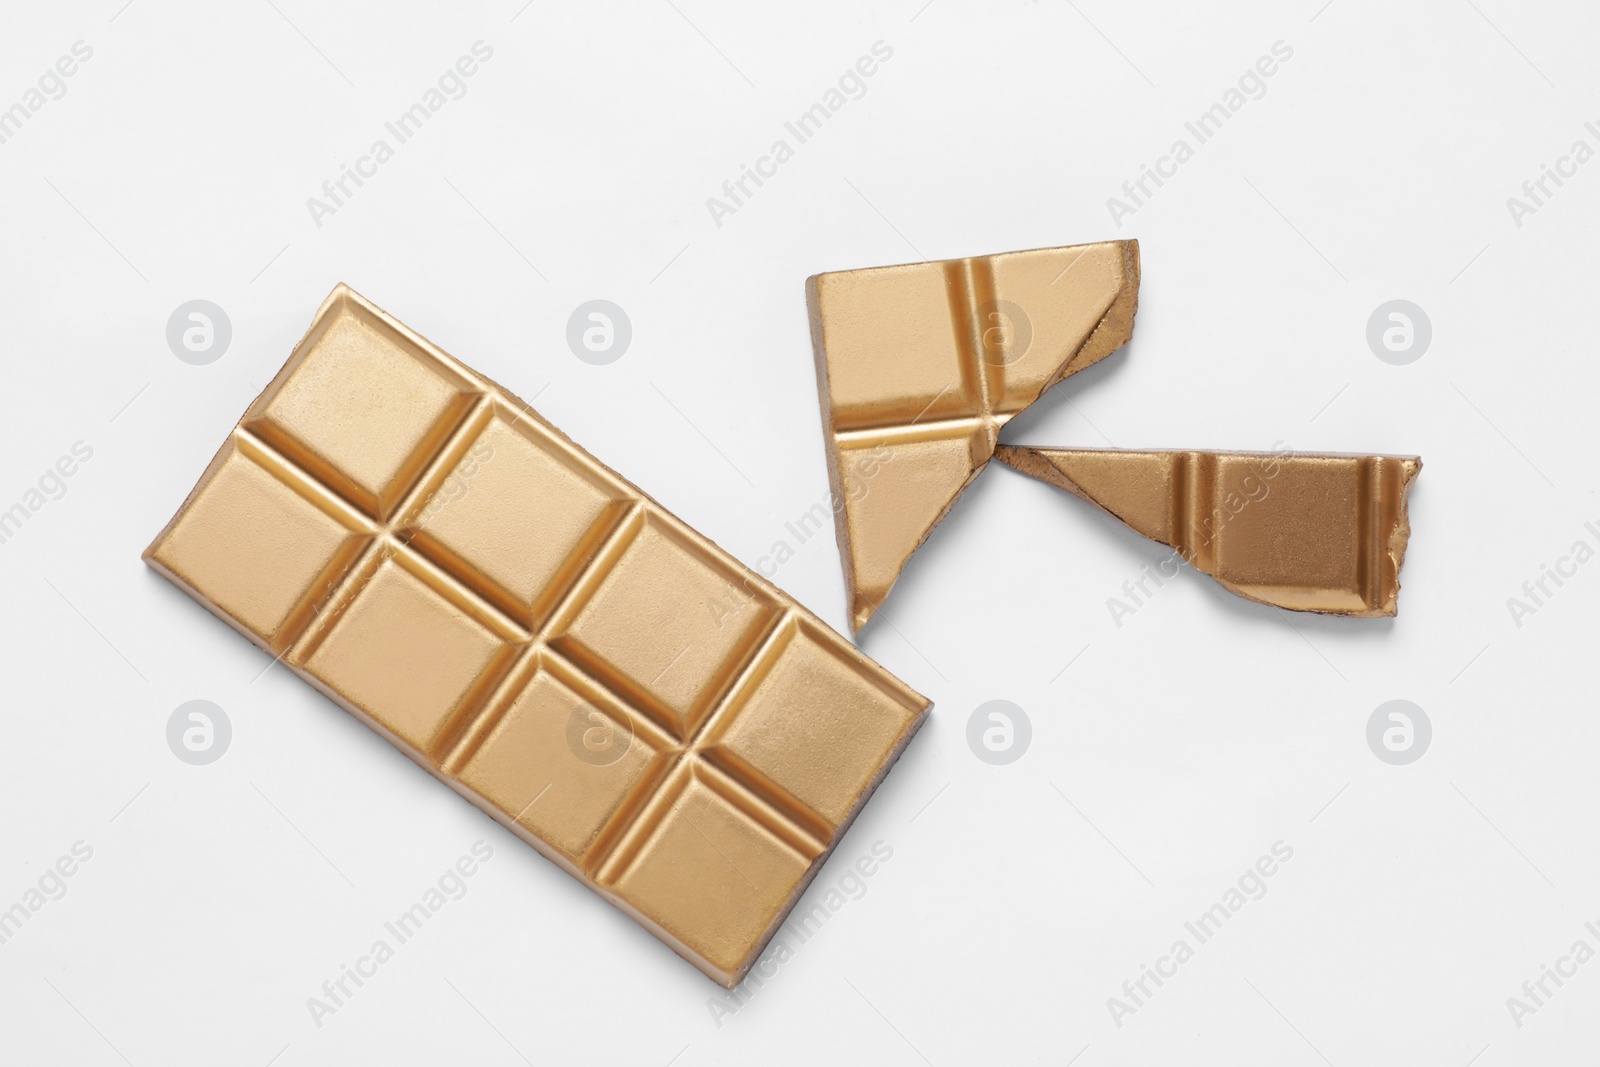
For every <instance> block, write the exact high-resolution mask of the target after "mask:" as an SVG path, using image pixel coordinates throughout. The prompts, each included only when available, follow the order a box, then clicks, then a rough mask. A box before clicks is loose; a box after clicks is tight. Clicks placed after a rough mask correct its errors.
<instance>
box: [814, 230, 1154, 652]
mask: <svg viewBox="0 0 1600 1067" xmlns="http://www.w3.org/2000/svg"><path fill="white" fill-rule="evenodd" d="M1083 243H1084V244H1111V243H1115V244H1119V245H1120V246H1121V248H1122V270H1123V282H1122V287H1121V289H1119V290H1118V291H1117V295H1116V298H1115V299H1113V300H1112V301H1111V304H1110V306H1109V307H1107V308H1106V310H1105V313H1104V314H1103V315H1101V316H1100V321H1099V322H1097V323H1095V327H1094V329H1093V330H1091V331H1089V336H1088V337H1086V338H1084V341H1083V343H1082V344H1081V345H1079V346H1078V349H1077V351H1076V352H1074V353H1073V354H1072V355H1071V356H1070V357H1068V358H1067V359H1065V360H1063V361H1062V363H1061V369H1060V370H1059V371H1057V372H1056V375H1055V377H1053V378H1051V379H1050V381H1049V382H1047V383H1046V384H1045V386H1044V387H1043V388H1042V389H1040V390H1039V395H1038V396H1036V397H1034V398H1033V399H1032V400H1031V401H1029V402H1028V403H1027V404H1026V405H1025V406H1024V407H1023V408H1022V409H1021V411H1018V412H1016V414H1017V415H1020V414H1022V412H1023V411H1026V410H1028V408H1030V407H1032V406H1033V405H1034V404H1037V403H1038V402H1039V401H1040V400H1042V399H1043V398H1044V395H1045V394H1046V393H1048V392H1049V391H1050V390H1051V389H1054V388H1055V387H1056V386H1057V385H1060V384H1061V383H1062V382H1063V381H1065V380H1066V379H1067V378H1069V377H1071V376H1072V375H1074V374H1076V373H1078V372H1079V371H1081V370H1087V369H1088V368H1089V367H1092V366H1094V365H1095V364H1096V363H1098V362H1100V361H1101V360H1102V359H1105V358H1106V357H1107V356H1110V355H1112V354H1113V353H1115V352H1116V351H1117V350H1118V349H1120V348H1122V346H1123V345H1125V344H1127V343H1128V342H1129V341H1131V340H1132V339H1133V321H1134V318H1135V317H1136V316H1137V315H1138V313H1139V285H1140V281H1141V279H1142V276H1143V275H1142V269H1141V267H1140V259H1139V241H1138V238H1113V239H1112V240H1111V241H1105V242H1101V241H1086V242H1083ZM824 273H826V272H824ZM819 277H821V275H820V274H813V275H811V276H810V277H808V278H807V279H806V313H807V317H808V318H809V319H810V323H811V352H812V358H813V361H814V362H815V363H816V367H817V397H818V410H819V411H820V412H821V413H822V436H823V447H824V449H825V450H826V451H827V454H828V490H829V506H830V507H831V509H832V511H833V532H834V538H835V540H837V541H838V543H839V556H840V562H841V563H842V564H843V570H844V584H845V614H846V616H847V617H848V619H849V622H850V633H851V635H852V636H856V635H859V634H860V633H861V631H862V629H863V628H864V627H865V626H866V624H867V622H868V621H869V620H870V619H871V618H872V616H873V615H875V614H876V613H877V612H878V609H879V608H881V607H882V606H883V601H884V600H886V599H888V596H889V593H891V592H893V591H894V587H895V585H897V584H898V583H899V581H900V575H902V574H903V573H905V568H906V565H907V564H908V563H910V562H911V557H912V556H915V555H916V554H917V551H918V550H919V549H921V548H922V546H923V545H924V544H925V543H926V542H927V540H928V538H929V537H930V536H932V535H933V531H934V530H936V529H938V527H939V524H940V523H942V522H944V520H945V516H947V515H949V514H950V511H951V509H953V508H954V507H955V506H956V501H958V500H960V499H961V497H962V496H963V495H964V494H965V493H966V491H967V490H968V489H969V488H971V486H972V483H973V482H974V481H976V480H977V477H978V475H979V474H981V473H982V472H983V470H984V468H985V467H987V466H988V465H989V461H990V460H992V459H994V457H995V452H996V448H1004V447H1007V446H1004V445H999V444H998V443H997V445H996V448H991V449H990V450H989V455H988V457H987V458H986V459H985V460H984V461H983V462H982V463H979V464H978V465H977V466H975V467H973V468H972V473H971V474H969V475H968V476H967V480H966V481H964V482H962V483H961V487H960V488H959V489H957V490H956V491H955V493H954V494H953V495H952V496H951V497H950V500H949V502H948V503H946V504H945V506H944V507H943V508H941V509H940V511H939V514H938V515H936V516H934V519H933V521H932V522H930V523H929V524H928V525H927V527H926V528H925V529H924V530H923V531H922V536H921V537H919V538H917V543H916V544H915V545H913V546H912V548H911V551H910V552H908V553H907V554H906V557H905V559H904V560H902V561H901V563H900V566H899V567H898V568H897V569H896V570H895V573H894V578H892V579H891V580H890V582H889V588H888V589H887V590H885V591H884V595H883V597H882V598H880V599H879V600H878V602H877V603H876V604H868V605H867V609H866V614H865V615H859V613H858V611H857V609H856V601H857V599H858V598H857V594H856V577H855V575H856V571H855V557H854V554H853V553H852V551H851V547H850V531H849V525H848V523H847V521H846V517H845V508H844V503H843V502H844V501H845V500H846V499H847V498H846V497H845V496H844V477H843V473H842V471H841V470H840V464H839V445H838V441H837V439H836V438H835V436H834V428H833V400H832V397H831V393H830V389H829V382H828V354H827V351H826V349H825V348H824V347H823V343H822V308H821V306H820V303H819V300H818V289H817V279H818V278H819ZM1086 356H1087V357H1088V358H1085V357H1086ZM1012 417H1015V416H1012ZM1085 499H1088V498H1087V497H1086V498H1085ZM858 615H859V617H858Z"/></svg>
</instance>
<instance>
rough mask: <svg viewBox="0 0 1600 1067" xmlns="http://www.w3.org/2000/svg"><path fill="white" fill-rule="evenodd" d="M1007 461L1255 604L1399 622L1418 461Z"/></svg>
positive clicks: (1040, 451)
mask: <svg viewBox="0 0 1600 1067" xmlns="http://www.w3.org/2000/svg"><path fill="white" fill-rule="evenodd" d="M997 455H998V456H999V458H1000V459H1001V460H1002V461H1004V462H1006V463H1008V464H1010V465H1011V466H1013V467H1015V468H1016V469H1017V470H1020V471H1022V472H1023V473H1025V474H1031V475H1033V476H1034V477H1035V478H1040V479H1042V480H1044V481H1047V482H1049V483H1051V484H1052V485H1057V486H1060V487H1061V488H1062V489H1065V490H1067V491H1068V492H1069V493H1072V494H1074V495H1076V496H1080V497H1082V498H1083V499H1085V500H1087V501H1089V503H1091V504H1094V505H1095V506H1096V507H1099V508H1101V509H1102V510H1104V511H1106V512H1108V513H1109V514H1111V515H1112V516H1114V517H1116V518H1118V519H1121V520H1122V521H1123V522H1124V523H1126V524H1127V525H1129V526H1131V527H1133V528H1134V529H1135V530H1137V531H1138V532H1139V533H1141V534H1144V536H1146V537H1148V538H1150V539H1152V540H1154V541H1159V542H1161V543H1162V544H1166V545H1171V546H1172V547H1173V548H1174V549H1175V550H1177V552H1178V554H1179V555H1181V556H1182V557H1183V558H1184V559H1185V560H1187V561H1188V562H1189V563H1190V564H1192V565H1193V566H1194V567H1195V569H1196V570H1200V571H1204V572H1205V573H1206V574H1209V575H1211V576H1212V577H1213V578H1215V579H1216V580H1217V581H1218V582H1220V583H1222V585H1223V587H1224V588H1226V589H1228V590H1229V591H1230V592H1233V593H1237V594H1238V595H1239V596H1242V597H1244V598H1246V599H1247V600H1255V601H1259V602H1261V603H1263V604H1273V605H1276V606H1278V607H1283V608H1292V609H1293V610H1295V611H1316V612H1321V613H1323V614H1327V615H1351V616H1356V617H1359V618H1376V617H1381V616H1388V615H1393V614H1395V612H1396V610H1397V607H1396V604H1397V599H1398V597H1399V595H1400V565H1401V563H1402V562H1403V561H1404V559H1405V553H1406V542H1407V540H1408V539H1409V538H1410V536H1411V525H1410V523H1409V521H1408V520H1407V518H1406V496H1407V494H1408V493H1409V492H1410V490H1411V483H1412V480H1413V479H1415V478H1416V476H1417V472H1418V471H1420V470H1421V469H1422V460H1420V459H1418V458H1417V457H1415V456H1357V455H1336V454H1317V453H1311V452H1133V451H1115V450H1101V449H1073V448H1015V447H1012V446H1010V445H1002V446H1001V447H1000V449H999V451H998V453H997Z"/></svg>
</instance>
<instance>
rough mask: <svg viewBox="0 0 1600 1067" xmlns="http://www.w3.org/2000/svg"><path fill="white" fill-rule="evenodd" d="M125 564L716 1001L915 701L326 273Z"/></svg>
mask: <svg viewBox="0 0 1600 1067" xmlns="http://www.w3.org/2000/svg"><path fill="white" fill-rule="evenodd" d="M145 559H146V561H147V562H149V564H150V565H151V566H152V567H154V568H155V569H156V570H157V571H159V572H160V573H161V574H163V575H165V576H166V577H167V578H169V579H171V580H172V581H173V582H174V583H176V584H177V585H178V586H179V587H180V588H182V589H184V590H185V591H186V592H188V593H189V594H190V595H191V596H193V597H194V598H195V599H197V600H199V601H200V602H201V603H202V604H204V605H205V606H206V607H208V608H209V609H210V610H211V611H213V612H215V613H216V614H217V615H219V616H220V617H221V618H223V619H224V620H226V621H227V622H228V623H229V624H230V625H232V626H233V627H234V628H235V629H237V630H239V631H240V632H241V633H243V634H244V635H245V636H247V637H248V638H250V640H252V641H253V642H255V643H256V644H257V645H259V646H261V647H262V648H264V649H266V650H267V651H268V652H269V653H271V654H273V655H274V656H277V657H280V658H281V659H282V660H283V662H284V663H286V664H287V665H288V666H289V667H291V668H292V669H293V670H294V671H295V672H296V673H298V674H299V675H300V676H301V677H303V678H305V679H306V680H307V681H309V682H310V683H311V684H312V685H314V686H316V687H317V688H318V689H319V690H321V691H322V692H323V693H325V694H327V695H328V696H329V697H330V698H332V699H333V700H334V701H335V702H336V703H338V704H339V705H340V706H341V707H343V708H345V709H346V710H347V711H349V712H351V713H352V714H354V715H355V716H357V717H358V718H360V719H361V720H362V721H363V722H365V723H366V724H367V725H368V726H370V727H372V728H373V729H374V730H376V731H377V732H378V733H380V734H382V735H383V736H384V737H386V738H388V739H389V740H390V741H391V742H393V743H394V744H395V745H396V746H397V747H398V748H399V749H400V750H401V751H403V752H405V753H406V754H407V755H409V756H410V757H411V758H412V759H414V760H415V761H416V762H417V763H419V764H421V765H422V766H423V767H425V768H426V769H427V770H428V771H430V772H431V773H433V774H434V775H436V776H438V777H439V778H441V779H443V780H444V781H446V782H447V783H449V784H450V785H451V786H452V787H453V788H454V789H456V790H457V791H458V792H460V793H461V794H463V795H464V796H465V797H467V799H469V800H471V801H472V802H473V803H474V804H476V805H478V806H479V807H481V808H483V809H484V810H485V811H487V812H488V813H489V814H490V815H492V816H493V817H494V818H496V819H497V820H499V821H500V822H501V823H503V824H504V825H505V826H507V827H508V828H510V829H511V830H512V831H513V832H515V833H517V834H518V835H519V836H521V837H522V838H523V839H524V840H526V841H527V842H529V843H530V844H531V845H533V846H534V847H535V848H536V849H538V850H539V851H540V852H541V853H543V854H544V855H545V856H547V857H548V858H549V859H550V860H552V861H553V862H554V863H556V864H557V865H559V866H560V867H562V868H563V869H564V870H566V871H568V872H569V873H570V874H572V875H573V876H575V877H577V878H579V879H580V880H582V881H583V882H585V883H586V884H588V885H589V886H590V887H592V888H593V889H594V890H595V891H596V892H598V893H600V894H601V895H602V896H604V897H605V898H606V899H607V900H609V901H611V902H612V903H613V904H615V905H616V906H617V907H619V908H621V909H622V910H623V911H624V912H626V913H627V914H629V915H631V916H633V917H634V918H635V919H636V920H638V921H639V922H640V923H641V924H643V925H644V926H645V927H646V928H647V929H649V930H650V931H652V932H653V933H655V934H656V935H657V936H658V937H660V938H661V939H662V940H664V941H665V942H667V944H669V945H671V946H672V947H673V948H674V949H675V950H676V951H677V952H679V953H680V954H681V955H683V956H684V957H685V958H687V959H688V960H690V961H691V962H692V963H694V964H695V965H696V966H697V967H699V968H700V969H701V970H703V971H704V972H705V973H706V974H708V975H710V976H711V977H712V978H713V979H715V980H716V981H718V982H720V983H722V984H723V985H726V986H730V987H731V986H733V985H735V984H737V983H738V982H739V980H740V979H741V978H742V977H743V976H744V974H745V972H746V971H747V970H748V969H749V968H750V966H751V964H752V963H754V962H755V960H756V958H757V957H758V956H759V954H760V951H761V949H762V947H763V946H764V945H765V944H766V943H767V941H768V939H769V938H770V937H771V936H772V934H773V933H774V932H775V931H776V930H777V928H778V926H779V925H780V924H781V923H782V922H783V920H784V918H785V916H786V915H787V914H788V912H789V909H790V908H791V907H792V906H793V905H794V903H795V901H796V900H797V899H798V898H799V895H800V893H801V892H802V891H803V890H804V888H805V886H806V884H807V883H808V882H809V881H810V879H811V878H812V877H813V876H814V875H815V874H816V872H817V870H818V868H819V867H820V865H821V863H822V861H823V860H824V858H825V857H826V856H827V854H828V853H829V851H830V850H831V849H832V848H833V847H834V845H835V844H836V843H837V841H838V840H839V837H840V835H842V834H843V832H844V831H845V829H846V827H848V826H849V824H850V822H851V820H852V819H853V818H854V817H855V815H856V813H857V812H858V811H859V810H860V808H861V806H862V804H863V803H864V802H865V801H866V798H867V797H868V796H869V795H870V794H871V793H872V791H873V789H874V788H876V786H877V784H878V782H879V781H880V780H881V779H882V777H883V775H884V774H885V773H886V772H887V770H888V768H889V766H890V765H891V764H892V763H893V762H894V760H895V759H896V758H897V757H898V755H899V754H900V752H901V750H902V748H903V747H904V746H905V744H906V743H907V741H909V739H910V738H911V735H912V734H913V733H915V732H916V730H917V728H918V727H919V726H920V725H921V724H922V722H923V720H924V718H925V716H926V713H927V710H928V707H929V704H928V701H927V700H926V699H924V698H923V697H921V696H919V695H917V694H916V693H914V692H912V691H911V690H910V689H909V688H907V687H906V686H905V685H904V684H902V683H901V682H899V681H898V680H897V679H895V678H894V677H892V676H891V675H889V674H888V673H887V672H886V671H884V670H883V669H882V668H881V667H879V666H878V665H877V664H875V663H873V662H872V661H871V660H869V659H867V658H866V657H865V656H863V655H862V654H861V653H860V652H859V651H857V650H856V648H855V647H854V646H853V645H851V644H850V643H849V642H847V641H845V640H844V639H843V638H841V637H840V636H839V635H838V634H836V633H834V632H833V631H832V630H830V629H829V628H828V627H827V626H826V625H824V624H823V623H822V622H821V621H820V620H819V619H817V618H816V617H815V616H813V615H812V614H811V613H810V612H808V611H806V610H805V609H804V608H803V607H801V606H800V605H799V604H798V603H796V602H795V601H794V600H793V599H791V598H790V597H788V596H787V595H785V594H784V593H782V592H781V591H779V590H778V589H777V588H775V587H774V586H772V585H771V584H770V583H768V582H766V581H764V580H763V579H761V578H760V577H758V576H757V575H755V574H754V573H753V572H751V571H750V570H748V569H747V568H745V567H744V566H742V565H741V564H739V563H738V562H737V561H736V560H734V559H733V558H732V557H730V556H729V555H728V554H727V553H725V552H723V551H722V550H721V549H719V548H718V547H717V546H716V545H714V544H712V543H711V542H710V541H709V540H707V539H706V538H705V537H703V536H701V535H700V534H698V533H696V532H695V531H694V530H692V529H690V528H689V527H688V526H686V525H684V524H683V523H682V522H681V521H679V520H678V519H676V518H675V517H673V516H672V515H671V514H670V513H668V512H667V510H666V509H665V508H663V507H661V506H660V505H659V504H657V503H656V502H655V501H654V500H652V499H650V498H649V497H648V496H646V495H645V494H643V493H641V492H640V491H639V490H638V489H637V488H635V487H634V486H633V485H631V484H630V483H628V482H627V481H625V480H624V479H622V478H620V477H619V476H617V475H616V474H615V473H614V472H612V471H611V470H610V469H608V468H607V467H605V466H604V465H603V464H601V463H600V462H599V461H597V460H595V459H594V458H593V457H591V456H590V455H588V454H587V453H586V452H584V451H583V450H582V449H580V448H578V447H577V446H576V445H574V444H573V443H572V442H571V441H570V440H568V439H567V438H566V437H565V436H564V435H563V434H561V433H560V432H559V431H558V430H556V429H555V428H554V427H552V426H551V425H550V424H549V423H547V422H545V421H544V420H543V419H542V418H540V417H539V416H538V415H537V414H535V413H534V412H533V411H532V410H530V409H529V408H528V407H527V406H526V405H525V404H523V403H522V402H520V401H519V400H517V399H516V398H515V397H513V396H512V395H510V394H509V393H507V392H506V391H505V390H503V389H501V388H499V387H498V386H496V385H495V384H494V383H492V382H490V381H488V380H486V379H484V378H483V377H481V376H479V375H477V374H476V373H474V372H473V371H471V370H470V369H468V368H467V367H465V366H464V365H462V364H461V363H459V362H457V361H455V360H453V359H451V358H450V357H449V356H447V355H445V354H444V353H443V352H441V351H439V350H438V349H437V348H435V347H434V346H432V345H431V344H429V343H428V342H427V341H425V340H423V339H422V338H421V337H419V336H417V335H416V334H414V333H412V332H411V331H410V330H408V329H407V328H406V327H404V326H403V325H401V324H400V323H399V322H397V321H395V320H394V319H392V318H390V317H389V316H388V315H386V314H385V313H384V312H382V311H380V310H379V309H378V308H376V307H374V306H373V305H372V304H370V303H368V302H367V301H366V300H364V299H363V298H362V297H360V296H359V295H357V294H356V293H354V292H352V291H351V290H349V289H348V288H346V287H345V286H342V285H341V286H339V287H338V288H337V289H335V290H334V292H333V294H332V295H331V296H329V298H328V299H327V301H326V302H325V303H324V304H323V306H322V308H321V309H320V310H319V311H318V312H317V316H316V319H315V321H314V322H313V323H312V326H311V329H310V331H309V332H308V333H307V334H306V336H305V338H304V339H303V340H302V341H301V342H300V344H299V345H298V346H297V347H296V349H295V351H294V354H293V355H292V356H291V357H290V359H289V361H288V363H286V364H285V365H284V367H283V369H282V370H281V371H280V372H279V373H278V375H277V377H276V378H275V379H274V380H273V382H272V383H271V384H270V385H269V386H268V387H267V389H266V390H265V391H264V392H263V393H262V394H261V396H260V397H259V398H257V399H256V401H255V402H254V403H253V404H252V405H251V406H250V409H249V410H248V411H247V412H245V415H244V417H243V418H242V419H241V420H240V422H239V425H238V426H237V427H236V428H235V429H234V431H233V432H232V434H230V435H229V437H228V440H227V442H226V443H225V444H224V445H223V447H222V449H221V451H219V452H218V453H217V455H216V457H215V458H214V459H213V460H212V461H211V464H210V466H209V467H208V468H207V469H206V471H205V474H204V475H203V476H202V478H201V480H200V483H199V485H198V486H196V488H195V489H194V491H193V492H192V493H191V494H190V495H189V498H188V499H187V500H186V501H185V502H184V504H183V507H182V508H181V509H180V510H179V512H178V513H177V515H176V516H175V517H174V518H173V519H172V521H171V522H170V523H169V524H168V525H167V527H166V529H164V530H163V531H162V532H161V534H160V535H159V536H158V537H157V538H156V539H155V542H154V543H153V544H152V545H151V546H150V548H149V549H148V550H147V551H146V552H145Z"/></svg>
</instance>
